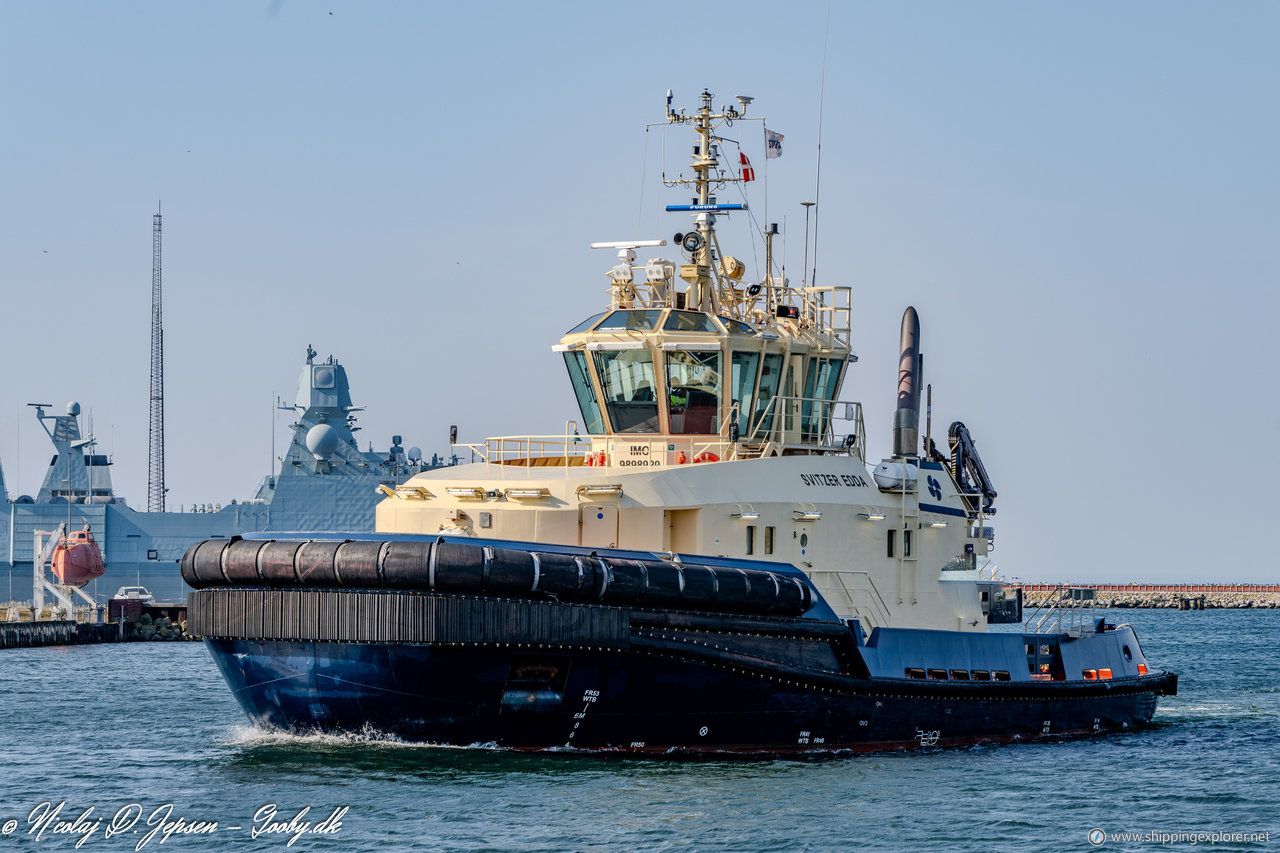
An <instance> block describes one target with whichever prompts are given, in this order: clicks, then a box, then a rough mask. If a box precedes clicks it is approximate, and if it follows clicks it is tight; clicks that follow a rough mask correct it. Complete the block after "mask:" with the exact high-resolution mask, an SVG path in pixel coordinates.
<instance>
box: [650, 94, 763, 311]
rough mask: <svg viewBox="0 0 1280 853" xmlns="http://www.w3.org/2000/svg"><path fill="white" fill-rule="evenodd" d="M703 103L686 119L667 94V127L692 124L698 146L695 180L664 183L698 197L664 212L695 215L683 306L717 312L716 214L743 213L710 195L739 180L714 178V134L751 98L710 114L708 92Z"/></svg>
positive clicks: (740, 114) (740, 112) (682, 273)
mask: <svg viewBox="0 0 1280 853" xmlns="http://www.w3.org/2000/svg"><path fill="white" fill-rule="evenodd" d="M701 98H702V103H701V105H700V106H699V107H698V111H697V113H695V114H694V115H691V116H687V115H685V114H684V112H683V111H681V112H676V111H675V110H674V109H672V107H671V93H670V92H668V93H667V121H668V123H670V124H692V125H693V130H694V132H695V133H697V134H698V145H697V146H696V147H695V149H694V151H693V172H694V177H693V178H692V179H689V178H674V179H668V180H665V181H664V182H665V183H666V184H668V185H671V186H674V185H678V184H683V185H685V186H692V187H693V188H694V189H695V191H696V192H697V197H696V198H695V199H694V200H693V203H692V204H687V205H685V204H669V205H667V210H668V211H669V212H670V211H689V212H691V213H696V214H697V220H696V222H697V232H696V233H697V235H698V237H699V238H700V239H699V240H697V245H696V247H695V248H693V249H690V248H689V243H686V244H685V249H686V251H689V253H690V254H691V255H692V256H693V263H692V264H689V265H687V266H686V267H684V268H682V269H681V271H680V277H681V278H683V279H684V280H685V281H687V282H689V293H688V297H687V304H686V307H688V308H690V309H693V310H697V311H709V312H716V311H718V310H719V305H718V302H719V294H718V293H717V289H716V288H714V287H712V286H711V283H712V274H713V263H712V262H713V261H714V260H715V221H716V217H715V214H716V213H717V212H723V211H730V210H745V209H746V205H745V204H717V203H716V199H715V197H714V196H713V195H711V184H712V183H713V182H715V183H729V182H732V181H738V180H740V179H739V178H734V177H728V176H722V175H716V174H715V170H716V168H717V167H718V166H719V165H720V161H719V159H718V158H717V156H716V155H717V150H716V145H715V142H714V140H715V136H714V135H713V132H714V131H715V129H716V127H718V126H719V125H720V124H721V123H728V124H732V123H733V122H734V121H735V120H737V119H740V118H743V117H744V116H745V114H746V111H747V104H749V103H751V100H752V99H751V98H748V97H745V96H739V97H738V99H737V100H738V103H739V104H741V106H742V109H741V110H738V109H737V108H735V107H732V106H730V107H721V108H720V110H721V111H720V112H718V113H717V112H712V107H711V98H712V94H711V93H710V92H708V91H707V90H705V89H704V90H703V91H702V96H701Z"/></svg>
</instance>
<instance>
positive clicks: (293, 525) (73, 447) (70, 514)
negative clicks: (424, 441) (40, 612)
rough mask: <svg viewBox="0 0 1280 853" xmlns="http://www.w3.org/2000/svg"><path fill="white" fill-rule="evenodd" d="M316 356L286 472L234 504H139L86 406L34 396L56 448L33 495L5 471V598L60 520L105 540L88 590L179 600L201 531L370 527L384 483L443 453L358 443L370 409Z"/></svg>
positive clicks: (302, 388) (337, 367)
mask: <svg viewBox="0 0 1280 853" xmlns="http://www.w3.org/2000/svg"><path fill="white" fill-rule="evenodd" d="M316 355H317V354H316V352H315V350H313V349H312V348H311V347H309V346H308V347H307V355H306V364H305V365H304V366H303V368H302V373H301V375H300V376H299V378H298V393H297V397H296V399H295V400H294V402H293V405H292V406H285V407H282V408H283V409H284V410H285V411H288V412H291V413H292V414H293V416H294V418H295V421H294V423H293V425H292V429H293V435H292V439H291V441H290V443H289V446H288V449H287V450H286V451H285V453H284V454H283V456H282V457H281V462H280V469H279V471H278V472H277V473H275V474H268V475H267V476H265V477H263V479H262V482H261V483H260V484H259V485H258V488H257V491H256V492H255V493H254V495H253V496H252V497H250V498H248V499H246V500H232V501H231V502H230V503H229V504H227V505H226V506H199V507H193V508H192V510H191V511H187V512H141V511H138V510H136V509H134V508H133V507H131V506H129V505H128V503H126V501H125V500H124V498H122V497H121V496H119V495H117V494H116V493H115V491H114V489H113V487H112V482H111V471H112V468H113V464H112V460H111V458H110V457H109V456H107V455H106V454H102V453H98V452H96V447H95V442H94V441H93V440H92V438H90V437H88V436H86V435H85V434H84V431H83V430H82V429H81V427H80V406H79V404H78V403H71V404H69V405H68V406H67V408H66V411H65V414H56V413H51V412H49V411H47V410H48V409H50V408H51V406H50V405H49V404H32V407H33V408H34V410H35V415H36V418H37V419H38V421H39V422H40V425H41V427H42V428H43V429H44V431H45V433H46V434H47V435H48V437H49V440H50V441H51V442H52V444H53V454H54V455H53V457H52V459H51V460H50V462H49V467H48V469H47V471H46V472H45V476H44V481H43V483H42V485H41V486H40V491H39V492H38V493H37V494H36V495H35V497H34V498H32V497H30V496H27V495H18V496H14V497H13V498H12V499H9V495H8V494H7V493H6V492H5V489H4V481H3V474H0V494H3V495H5V499H6V503H7V505H6V506H4V507H3V509H4V510H7V512H6V513H5V515H7V516H8V517H7V518H0V565H3V566H4V567H5V569H7V570H8V573H9V584H8V588H4V587H0V595H9V596H10V597H12V598H14V599H17V600H23V599H26V598H29V597H30V596H31V593H32V589H31V583H32V580H31V579H32V566H31V560H32V553H33V549H34V533H35V531H37V530H45V531H52V530H54V529H55V528H56V527H57V526H58V525H59V524H60V523H65V524H66V526H67V529H68V530H81V529H83V528H84V527H86V526H87V527H88V529H89V531H90V533H91V535H92V536H93V538H94V539H95V540H96V542H97V543H98V545H99V547H100V548H101V550H102V556H103V560H104V563H105V569H106V573H105V574H104V575H103V576H101V577H100V578H98V579H97V580H96V581H95V582H94V584H93V586H92V587H91V588H90V590H89V591H90V592H91V593H95V597H96V598H98V599H100V600H101V599H104V598H106V597H109V596H110V595H111V594H112V593H114V592H115V590H116V589H117V588H118V587H121V586H125V585H139V586H144V587H146V588H147V589H148V590H149V591H150V592H151V594H153V595H154V596H156V597H157V598H158V599H161V600H176V599H179V598H181V597H182V596H183V595H184V594H185V593H186V592H187V590H186V588H185V587H184V586H183V584H182V576H181V573H180V572H179V569H178V560H179V558H181V556H182V554H183V552H184V551H186V550H187V548H188V547H190V546H191V544H192V543H193V542H199V541H201V540H204V539H209V538H215V537H222V538H227V537H231V536H234V535H237V534H241V533H245V532H248V531H297V532H318V531H335V530H365V531H371V530H372V529H373V524H374V506H375V505H376V503H377V501H378V499H379V497H380V494H381V493H380V492H379V491H378V487H379V486H382V487H393V486H396V485H398V484H400V483H403V482H404V481H405V480H407V479H409V478H410V477H412V476H413V475H415V474H418V473H420V472H422V471H425V470H429V469H431V468H434V467H439V466H440V465H443V464H445V461H444V460H443V459H441V458H439V457H438V456H436V455H432V457H431V458H430V459H429V460H424V459H423V458H422V453H421V452H420V451H419V449H418V448H416V447H409V448H407V449H406V448H405V447H403V446H402V445H401V438H400V436H398V435H397V436H393V437H392V440H391V447H390V449H388V450H386V451H374V450H373V449H372V447H370V448H369V449H368V450H360V448H359V447H358V446H357V444H356V433H357V432H358V431H359V429H360V427H359V426H358V425H357V423H356V412H359V411H362V410H363V409H362V407H357V406H354V405H353V404H352V401H351V389H350V385H349V384H348V380H347V371H346V368H344V367H343V366H342V364H340V363H339V362H338V361H337V360H336V359H335V358H334V357H333V356H329V357H328V358H327V359H325V360H323V361H321V360H317V358H316Z"/></svg>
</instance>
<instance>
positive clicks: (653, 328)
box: [554, 307, 860, 452]
mask: <svg viewBox="0 0 1280 853" xmlns="http://www.w3.org/2000/svg"><path fill="white" fill-rule="evenodd" d="M780 313H781V312H780ZM769 319H771V320H773V319H774V318H772V317H770V318H769ZM788 323H789V324H791V325H790V327H788V326H787V325H786V324H788ZM808 332H809V330H808V329H806V328H804V325H803V323H802V322H801V321H800V320H799V318H781V319H777V320H775V322H773V323H767V324H766V323H761V324H758V325H756V324H752V323H749V322H744V321H743V320H738V319H735V318H733V317H729V316H725V315H723V314H714V313H707V312H702V311H689V310H684V309H682V308H679V307H657V308H655V307H644V308H629V307H617V308H615V309H614V310H612V311H608V312H605V313H602V314H597V315H596V316H594V317H591V318H589V319H588V320H586V321H584V322H583V323H581V324H579V325H578V326H576V327H575V328H573V329H571V330H570V331H569V332H567V333H566V334H565V336H564V338H563V339H562V340H561V342H560V343H559V344H558V345H556V346H555V347H554V349H555V350H556V351H558V352H560V353H562V355H563V357H564V361H565V366H566V367H567V369H568V372H569V379H570V381H571V383H572V385H573V390H574V394H575V396H576V398H577V401H578V406H579V409H580V410H581V412H582V420H583V424H584V426H585V428H586V431H587V432H588V433H590V434H593V435H627V436H640V435H671V436H686V435H687V436H717V437H720V438H723V439H726V440H728V441H731V442H739V441H741V442H742V443H743V444H744V445H747V446H755V447H757V448H761V449H763V448H764V447H765V446H766V445H767V446H769V447H770V449H771V450H777V451H778V452H782V450H783V449H784V448H787V449H790V450H795V449H798V448H801V447H806V446H807V447H812V448H818V447H829V446H831V445H832V444H833V443H834V442H835V438H834V432H833V421H835V420H843V419H847V420H858V421H860V417H859V416H857V415H856V414H855V410H856V404H852V403H849V404H840V407H839V408H837V400H836V396H837V394H838V392H839V389H840V385H841V380H842V379H843V377H844V371H845V369H846V367H847V366H848V364H849V362H850V361H853V360H855V358H856V357H855V356H853V355H851V354H850V352H849V350H848V347H847V345H845V346H842V347H834V346H830V345H824V344H826V343H827V342H826V341H824V340H821V339H820V336H818V335H814V334H811V333H808ZM855 432H856V433H857V434H858V435H860V429H858V430H855Z"/></svg>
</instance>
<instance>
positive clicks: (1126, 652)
mask: <svg viewBox="0 0 1280 853" xmlns="http://www.w3.org/2000/svg"><path fill="white" fill-rule="evenodd" d="M1124 659H1125V660H1133V652H1131V651H1129V647H1128V646H1125V647H1124Z"/></svg>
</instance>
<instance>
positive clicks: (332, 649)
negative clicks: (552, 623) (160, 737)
mask: <svg viewBox="0 0 1280 853" xmlns="http://www.w3.org/2000/svg"><path fill="white" fill-rule="evenodd" d="M206 642H207V644H208V646H209V649H210V651H211V653H212V655H213V657H214V660H215V661H216V662H217V664H218V666H219V668H220V669H221V671H222V673H223V675H224V676H225V678H226V679H227V682H228V684H229V685H230V686H231V688H232V690H233V691H234V694H235V696H236V699H237V700H238V701H239V703H240V705H241V707H242V708H243V709H244V710H245V712H246V714H247V715H248V716H249V718H250V720H252V721H253V722H254V723H255V724H257V725H261V726H264V727H271V728H279V729H285V730H290V731H361V730H364V729H371V730H374V731H376V732H379V733H383V734H388V735H393V736H395V737H399V738H402V739H405V740H411V741H422V742H429V743H436V744H452V745H460V746H465V745H493V746H497V747H503V748H511V749H565V748H567V749H575V750H576V749H581V750H601V751H618V752H637V753H654V752H658V753H665V752H677V753H716V752H731V753H746V754H787V753H805V752H825V751H853V752H860V751H879V750H889V749H907V748H919V747H921V746H935V745H936V746H955V745H961V744H974V743H983V742H998V741H1019V740H1022V741H1028V740H1036V739H1040V738H1053V737H1063V736H1075V735H1086V734H1093V733H1098V732H1108V731H1117V730H1122V729H1125V728H1129V727H1133V726H1140V725H1143V724H1145V723H1148V722H1150V720H1151V718H1152V716H1153V715H1154V713H1155V710H1156V703H1157V693H1158V692H1172V690H1170V689H1169V687H1170V685H1169V683H1168V679H1169V678H1171V676H1166V675H1164V674H1161V675H1156V676H1147V677H1144V678H1140V679H1123V680H1115V681H1111V682H1107V683H1105V684H1100V683H1097V682H1093V683H1080V682H1033V683H1026V682H1005V683H994V682H989V683H975V682H967V683H965V682H944V683H932V682H927V681H926V682H914V681H909V680H906V679H890V678H876V677H869V678H856V677H848V676H843V675H838V674H835V673H827V674H826V675H825V676H823V675H822V674H820V673H815V676H817V677H815V678H813V679H805V678H803V677H798V676H796V675H795V673H794V672H792V671H786V672H785V673H784V672H783V671H781V670H779V671H777V672H775V673H774V674H773V675H770V674H769V673H768V671H767V667H760V668H756V671H743V670H741V669H738V668H736V667H734V666H732V665H729V664H727V663H719V664H718V663H716V662H714V661H710V660H709V661H706V662H702V661H690V660H680V659H678V658H673V657H671V656H668V655H666V654H662V653H652V652H649V651H597V652H592V651H587V650H579V651H548V652H539V651H525V650H518V649H510V648H467V647H449V646H433V645H425V644H375V643H333V642H312V641H266V642H264V641H251V640H226V639H224V640H208V641H206ZM1175 685H1176V680H1175ZM1173 689H1176V686H1175V687H1174V688H1173Z"/></svg>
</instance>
